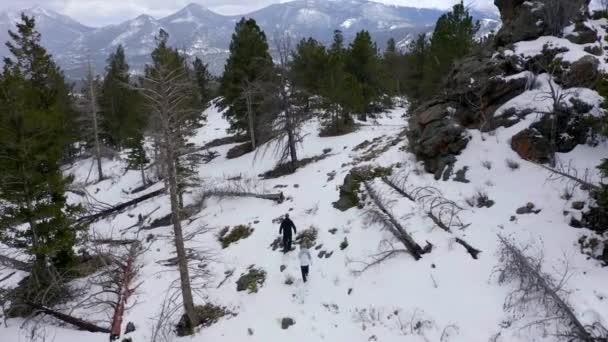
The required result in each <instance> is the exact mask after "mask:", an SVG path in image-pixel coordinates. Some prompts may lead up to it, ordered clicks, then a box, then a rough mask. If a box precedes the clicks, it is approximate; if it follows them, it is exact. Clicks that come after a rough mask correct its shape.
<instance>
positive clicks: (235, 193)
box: [205, 190, 285, 203]
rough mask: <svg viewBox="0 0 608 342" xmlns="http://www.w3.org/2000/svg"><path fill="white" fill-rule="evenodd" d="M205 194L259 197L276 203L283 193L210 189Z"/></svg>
mask: <svg viewBox="0 0 608 342" xmlns="http://www.w3.org/2000/svg"><path fill="white" fill-rule="evenodd" d="M205 196H209V197H210V196H218V197H253V198H259V199H265V200H270V201H275V202H277V203H283V201H284V200H285V195H283V193H282V192H279V193H277V194H257V193H254V192H241V191H238V190H211V191H208V192H206V193H205Z"/></svg>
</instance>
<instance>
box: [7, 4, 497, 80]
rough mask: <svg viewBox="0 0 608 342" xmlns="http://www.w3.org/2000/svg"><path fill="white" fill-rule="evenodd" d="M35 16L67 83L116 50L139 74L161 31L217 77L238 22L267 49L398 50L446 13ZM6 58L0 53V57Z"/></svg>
mask: <svg viewBox="0 0 608 342" xmlns="http://www.w3.org/2000/svg"><path fill="white" fill-rule="evenodd" d="M23 12H24V13H26V14H27V15H30V16H34V17H35V18H36V20H37V25H38V29H39V31H40V32H41V33H42V41H43V44H44V45H45V46H46V47H47V49H48V50H49V51H50V52H51V53H52V54H53V56H54V57H55V59H56V61H57V62H58V63H59V65H61V67H62V68H63V69H64V70H65V72H66V74H67V75H68V76H69V77H71V78H75V79H78V78H81V77H82V76H83V74H84V65H85V64H86V62H87V59H89V58H90V59H91V61H92V62H93V65H94V67H95V69H96V72H97V73H101V72H102V71H103V68H104V67H105V60H106V58H107V56H108V55H109V54H110V53H111V52H112V51H114V50H115V49H116V47H117V46H118V45H119V44H122V45H123V46H124V48H125V52H126V55H127V58H128V62H129V64H130V65H131V66H132V68H133V69H134V70H141V69H142V68H143V65H144V64H145V63H146V62H147V61H148V59H149V55H150V52H151V51H152V49H153V48H154V45H155V42H154V36H155V35H156V34H157V33H158V31H159V30H160V29H161V28H163V29H164V30H165V31H167V32H168V33H169V34H170V42H171V44H172V45H173V46H175V47H178V48H180V49H183V50H184V51H185V52H186V53H187V54H188V55H190V56H199V57H201V58H202V59H203V60H204V61H205V62H206V63H209V65H210V69H211V71H212V72H213V73H215V74H220V73H221V72H222V70H223V65H224V63H225V60H226V58H227V56H228V46H229V44H230V39H231V36H232V33H233V31H234V26H235V24H236V23H237V22H238V21H239V20H240V18H241V17H243V16H245V17H251V18H254V19H255V20H256V21H257V22H258V24H259V25H260V26H261V27H262V29H263V30H264V31H265V32H266V35H267V37H268V39H269V40H270V45H271V47H272V45H273V44H272V40H273V37H275V36H277V35H278V34H284V33H288V34H289V35H290V36H291V37H292V39H293V44H295V43H297V41H298V40H299V39H301V38H304V37H309V36H312V37H314V38H315V39H317V40H319V41H322V42H324V43H328V42H330V41H331V39H332V35H333V31H334V30H335V29H340V30H342V32H343V33H344V36H345V38H346V39H347V40H350V39H352V38H353V37H354V35H355V34H356V32H358V31H360V30H363V29H365V30H368V31H369V32H370V33H371V34H372V37H373V38H374V39H375V40H376V41H377V42H378V46H379V47H381V48H382V47H383V46H384V44H385V42H386V41H387V40H388V39H389V38H391V37H393V38H395V40H397V41H398V42H400V44H399V46H401V47H403V46H405V45H406V43H407V42H408V41H409V40H411V39H412V38H413V37H414V36H415V34H417V33H420V32H427V31H430V30H432V28H433V26H434V25H435V22H436V20H437V18H438V17H439V16H441V14H443V13H444V11H441V10H437V9H424V8H412V7H400V6H392V5H385V4H380V3H376V2H372V1H366V0H296V1H291V2H286V3H280V4H274V5H271V6H268V7H265V8H263V9H260V10H258V11H255V12H252V13H249V14H247V15H242V16H241V15H239V16H225V15H220V14H217V13H215V12H212V11H210V10H208V9H206V8H205V7H203V6H201V5H198V4H190V5H188V6H186V7H184V8H183V9H181V10H180V11H178V12H176V13H174V14H171V15H169V16H167V17H165V18H160V19H155V18H153V17H151V16H148V15H140V16H139V17H137V18H135V19H132V20H128V21H125V22H123V23H121V24H117V25H108V26H104V27H100V28H92V27H88V26H86V25H83V24H81V23H79V22H78V21H76V20H74V19H72V18H70V17H68V16H65V15H61V14H59V13H56V12H53V11H50V10H47V9H45V8H43V7H34V8H31V9H26V10H24V11H23ZM472 14H473V16H474V17H475V18H476V19H478V20H480V22H481V23H482V32H480V34H487V33H488V32H490V31H491V30H496V29H497V28H498V27H499V26H500V19H499V17H498V15H497V14H496V13H491V12H479V11H473V12H472ZM19 16H20V12H16V11H12V12H5V13H0V41H2V42H5V41H7V40H8V38H9V37H8V33H7V31H8V30H9V29H12V30H14V25H15V23H16V22H17V21H18V20H19ZM7 54H8V50H7V48H6V47H5V46H4V45H2V46H1V47H0V56H6V55H7Z"/></svg>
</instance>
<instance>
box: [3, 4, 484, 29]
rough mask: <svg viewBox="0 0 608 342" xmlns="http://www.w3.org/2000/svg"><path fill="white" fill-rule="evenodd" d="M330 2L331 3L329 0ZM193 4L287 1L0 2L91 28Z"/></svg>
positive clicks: (241, 10) (233, 8) (239, 7)
mask: <svg viewBox="0 0 608 342" xmlns="http://www.w3.org/2000/svg"><path fill="white" fill-rule="evenodd" d="M329 1H331V0H329ZM377 1H378V2H384V3H388V4H398V5H406V6H415V7H435V8H449V7H451V6H452V5H453V4H454V3H456V2H458V1H460V0H377ZM191 2H196V3H199V4H201V5H203V6H206V7H207V8H209V9H211V10H213V11H215V12H218V13H222V14H245V13H248V12H251V11H254V10H257V9H260V8H262V7H265V6H268V5H270V4H272V3H277V2H285V0H0V12H2V11H4V10H7V9H13V10H15V9H16V10H21V9H25V8H30V7H34V6H36V5H42V7H44V8H48V9H52V10H54V11H57V12H59V13H63V14H66V15H69V16H70V17H73V18H74V19H77V20H78V21H80V22H81V23H83V24H85V25H89V26H102V25H107V24H116V23H119V22H121V21H124V20H127V19H131V18H134V17H136V16H138V15H140V14H142V13H145V14H148V15H151V16H153V17H156V18H160V17H163V16H166V15H168V14H171V13H173V12H175V11H177V10H179V9H181V8H183V7H184V6H186V5H187V4H189V3H191ZM465 3H471V4H474V5H475V6H476V7H480V8H484V9H488V8H495V7H494V5H493V4H492V3H493V0H468V1H465Z"/></svg>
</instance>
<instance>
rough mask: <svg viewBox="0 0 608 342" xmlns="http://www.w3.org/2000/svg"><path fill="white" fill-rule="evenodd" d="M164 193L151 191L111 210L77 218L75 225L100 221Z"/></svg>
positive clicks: (162, 191)
mask: <svg viewBox="0 0 608 342" xmlns="http://www.w3.org/2000/svg"><path fill="white" fill-rule="evenodd" d="M164 193H165V189H164V188H163V189H160V190H156V191H152V192H150V193H148V194H145V195H143V196H141V197H138V198H135V199H132V200H130V201H127V202H124V203H121V204H118V205H116V206H113V207H112V208H109V209H105V210H102V211H100V212H97V213H95V214H92V215H88V216H83V217H81V218H79V219H78V220H76V223H82V224H90V223H93V222H95V221H98V220H100V219H102V218H104V217H107V216H110V215H113V214H115V213H117V212H120V211H122V210H125V209H126V208H128V207H130V206H133V205H135V204H138V203H141V202H143V201H146V200H149V199H151V198H154V197H156V196H160V195H162V194H164Z"/></svg>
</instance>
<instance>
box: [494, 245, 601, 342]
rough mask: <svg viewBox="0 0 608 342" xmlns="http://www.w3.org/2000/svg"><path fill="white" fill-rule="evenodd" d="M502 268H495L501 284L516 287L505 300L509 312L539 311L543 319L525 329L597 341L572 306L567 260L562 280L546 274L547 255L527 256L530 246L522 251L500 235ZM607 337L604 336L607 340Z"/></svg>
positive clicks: (580, 339) (523, 313)
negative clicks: (533, 328) (549, 330)
mask: <svg viewBox="0 0 608 342" xmlns="http://www.w3.org/2000/svg"><path fill="white" fill-rule="evenodd" d="M498 240H499V242H500V244H501V247H500V250H499V260H500V265H499V266H497V267H496V268H495V272H496V273H497V275H498V282H499V284H511V283H514V284H515V285H516V287H515V288H514V289H513V290H512V291H511V293H510V294H509V295H508V296H507V298H506V299H505V304H504V307H505V309H506V310H508V311H510V312H513V313H515V314H518V315H525V314H526V313H530V312H537V313H538V315H540V316H541V318H540V319H537V320H534V321H532V322H531V323H528V324H526V325H525V326H524V328H531V327H539V328H541V329H546V328H547V326H553V327H554V328H555V329H556V331H555V333H554V335H555V336H557V337H561V338H565V339H568V340H569V341H583V342H595V341H602V340H601V339H596V338H595V337H593V336H592V335H591V333H590V331H589V330H588V329H587V327H585V325H583V324H582V323H581V322H580V321H579V319H578V318H577V317H576V314H575V313H574V310H573V309H572V307H571V305H570V304H569V303H568V300H567V294H568V292H567V291H566V283H567V281H568V279H569V278H570V270H569V269H568V264H567V261H566V263H565V267H564V270H563V272H562V274H561V275H560V276H559V278H558V279H555V278H554V277H553V276H552V275H551V274H548V273H546V272H545V271H543V263H544V260H543V256H542V251H541V252H540V255H537V256H531V255H529V254H527V252H529V250H530V246H529V245H528V246H524V247H523V248H520V247H518V246H516V245H515V243H514V242H513V241H511V240H509V239H508V238H506V237H504V236H501V235H498ZM606 337H607V336H603V338H606Z"/></svg>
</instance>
